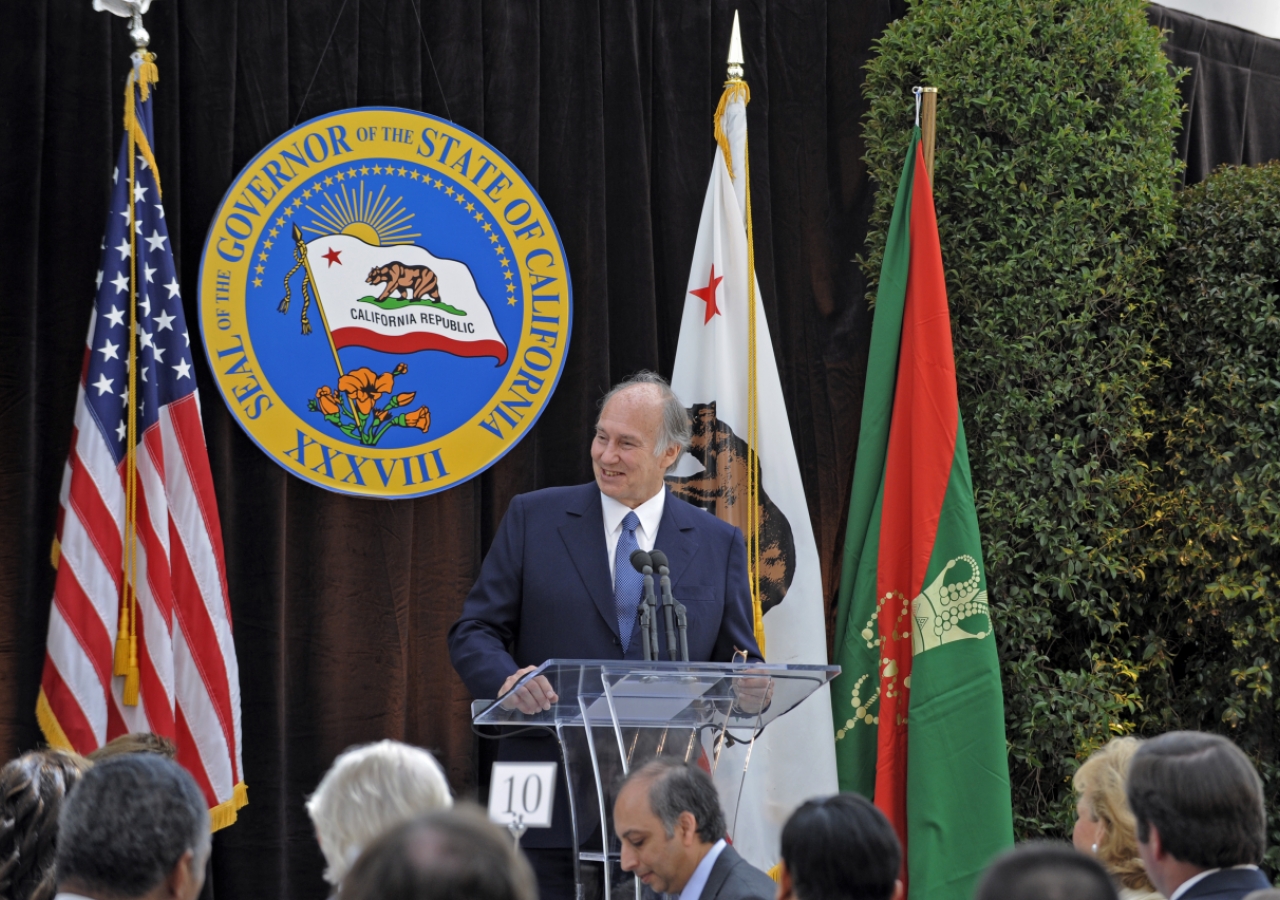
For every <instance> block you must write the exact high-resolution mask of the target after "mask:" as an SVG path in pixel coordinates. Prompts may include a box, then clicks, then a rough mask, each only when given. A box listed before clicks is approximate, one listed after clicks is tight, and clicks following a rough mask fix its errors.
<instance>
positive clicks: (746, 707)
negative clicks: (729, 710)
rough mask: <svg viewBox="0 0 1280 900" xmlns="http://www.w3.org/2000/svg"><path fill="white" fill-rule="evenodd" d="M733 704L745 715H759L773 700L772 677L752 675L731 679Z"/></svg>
mask: <svg viewBox="0 0 1280 900" xmlns="http://www.w3.org/2000/svg"><path fill="white" fill-rule="evenodd" d="M733 694H734V706H735V708H737V709H738V710H739V711H740V712H744V713H746V714H747V715H752V716H755V715H759V714H760V713H762V712H764V710H765V709H766V708H767V707H768V706H769V704H770V703H771V702H772V701H773V679H772V678H770V677H768V676H767V675H752V676H748V677H746V678H735V679H734V680H733Z"/></svg>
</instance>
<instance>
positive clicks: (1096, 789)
mask: <svg viewBox="0 0 1280 900" xmlns="http://www.w3.org/2000/svg"><path fill="white" fill-rule="evenodd" d="M1141 743H1142V742H1141V741H1139V740H1138V739H1137V738H1132V737H1122V738H1115V739H1114V740H1111V741H1108V742H1107V743H1106V744H1105V745H1104V746H1102V747H1101V748H1099V749H1098V750H1096V751H1095V752H1094V754H1093V755H1092V756H1090V757H1089V758H1088V759H1086V760H1085V761H1084V763H1083V764H1082V765H1081V766H1080V768H1078V769H1076V774H1075V776H1074V778H1073V779H1072V783H1073V784H1074V785H1075V789H1076V791H1077V793H1078V794H1079V795H1080V796H1079V800H1078V801H1077V803H1076V827H1075V830H1074V831H1073V832H1072V835H1071V842H1072V843H1073V844H1075V847H1076V849H1077V850H1079V851H1080V852H1082V853H1087V854H1089V855H1090V856H1094V857H1096V858H1097V860H1098V862H1100V863H1102V867H1103V868H1104V869H1106V870H1107V872H1108V873H1110V875H1111V877H1112V878H1114V879H1115V880H1116V881H1117V882H1119V885H1120V900H1163V898H1162V896H1161V894H1160V893H1159V892H1158V891H1156V889H1155V887H1153V886H1152V884H1151V879H1149V878H1148V877H1147V870H1146V869H1145V868H1143V866H1142V860H1141V859H1139V858H1138V837H1137V834H1136V833H1135V828H1136V826H1135V823H1134V818H1133V813H1132V812H1131V811H1130V809H1129V801H1128V800H1127V799H1125V793H1124V787H1125V782H1126V781H1127V780H1128V778H1129V763H1130V761H1132V759H1133V754H1135V753H1137V752H1138V747H1139V746H1140V745H1141Z"/></svg>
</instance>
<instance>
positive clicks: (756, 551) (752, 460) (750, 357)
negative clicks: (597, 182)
mask: <svg viewBox="0 0 1280 900" xmlns="http://www.w3.org/2000/svg"><path fill="white" fill-rule="evenodd" d="M743 62H744V60H743V53H742V32H741V30H740V28H739V26H738V13H737V11H736V10H735V11H734V13H733V31H732V33H731V35H730V37H729V56H728V59H727V63H728V69H727V73H726V74H727V78H726V80H725V83H724V92H723V93H722V94H721V95H720V103H719V105H718V106H717V107H716V112H715V136H716V142H717V143H718V144H719V145H720V150H721V152H722V155H723V156H724V160H725V166H726V168H727V169H728V170H729V177H730V178H734V177H735V175H734V171H733V153H732V151H731V149H730V147H729V136H728V133H727V132H726V131H725V129H724V117H725V115H726V113H727V107H728V105H729V103H730V101H731V100H734V99H737V98H739V97H740V98H741V99H742V104H743V108H744V109H745V108H746V104H747V103H749V102H750V101H751V90H750V88H748V87H747V82H746V81H745V80H744V79H743V77H742V74H743V71H742V67H743ZM748 145H749V138H748V137H747V136H746V135H744V137H743V141H742V188H743V191H742V195H743V198H744V199H745V201H746V202H745V203H744V206H745V207H746V208H745V209H744V210H742V212H743V215H744V217H745V219H746V226H747V528H746V535H745V537H746V542H747V577H748V579H749V581H750V584H751V611H752V624H753V627H754V631H755V637H756V643H757V644H758V645H759V646H760V652H761V653H764V652H765V636H764V607H763V605H762V603H761V599H760V460H759V457H758V455H757V453H756V448H757V447H758V446H759V441H760V409H759V406H760V403H759V392H758V376H757V371H756V363H757V359H756V357H757V355H758V350H757V347H756V332H757V323H756V258H755V240H754V237H755V236H754V234H753V232H752V227H751V161H750V160H751V154H750V153H749V151H748Z"/></svg>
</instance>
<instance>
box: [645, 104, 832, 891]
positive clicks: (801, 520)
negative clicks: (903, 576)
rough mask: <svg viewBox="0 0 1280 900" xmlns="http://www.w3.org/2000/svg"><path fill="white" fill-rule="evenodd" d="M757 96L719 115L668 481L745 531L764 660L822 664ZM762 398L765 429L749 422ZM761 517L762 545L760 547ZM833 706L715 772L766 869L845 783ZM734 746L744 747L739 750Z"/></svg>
mask: <svg viewBox="0 0 1280 900" xmlns="http://www.w3.org/2000/svg"><path fill="white" fill-rule="evenodd" d="M748 99H749V93H748V91H747V86H746V84H745V83H744V82H742V81H740V80H733V81H730V82H729V84H728V85H726V87H725V92H724V96H723V97H722V98H721V101H720V107H719V109H718V110H717V113H718V115H717V122H718V124H719V127H718V128H717V129H716V131H717V139H718V141H719V144H720V146H719V148H718V149H717V150H716V153H715V161H714V163H713V164H712V169H711V183H710V184H709V185H708V186H707V197H706V201H705V202H704V204H703V206H702V221H701V223H700V224H699V226H698V240H697V244H696V245H695V246H694V251H693V267H692V269H691V270H690V272H689V288H688V294H687V295H686V296H685V307H684V318H683V320H682V322H681V325H680V341H679V344H678V345H677V349H676V362H675V369H674V372H673V373H672V378H671V386H672V388H673V389H674V390H675V392H676V395H677V396H678V397H679V398H680V400H681V401H682V402H683V403H684V405H685V406H686V407H688V408H689V413H690V416H691V417H692V419H693V446H692V447H691V449H690V452H689V453H688V454H685V455H684V456H683V457H682V458H681V460H680V462H679V463H678V464H677V466H676V468H675V470H674V471H673V472H672V474H671V476H670V478H669V483H670V485H671V488H672V490H673V491H674V492H675V493H676V494H677V495H678V496H680V497H683V498H684V499H685V500H688V501H690V502H691V503H693V504H695V505H697V506H701V507H703V508H704V509H707V510H708V511H710V512H712V513H714V514H715V515H717V516H719V517H720V518H721V519H724V520H726V521H728V522H731V523H733V524H734V525H737V526H738V527H739V528H741V529H742V532H743V534H744V535H746V536H747V550H748V557H749V565H751V563H752V562H753V561H752V560H751V559H750V558H751V557H753V556H755V557H756V561H755V565H754V567H753V568H754V572H753V574H754V577H755V584H756V587H757V591H758V597H757V598H756V607H757V608H756V615H757V624H756V636H757V638H758V639H760V647H761V649H762V650H763V651H764V652H765V658H766V659H767V660H768V661H769V662H771V663H804V664H817V665H825V664H826V662H827V643H826V632H825V628H826V625H825V621H824V616H823V598H822V577H821V570H820V568H819V565H818V551H817V546H816V544H815V543H814V539H813V529H812V527H811V526H810V524H809V508H808V505H807V504H806V503H805V497H804V487H803V484H802V483H801V481H800V467H799V465H798V464H797V462H796V452H795V446H794V445H793V443H792V441H791V426H790V424H789V422H788V420H787V407H786V404H785V403H784V402H783V399H782V385H781V383H780V382H779V380H778V367H777V364H776V363H775V362H774V356H773V343H772V342H771V340H770V338H769V326H768V324H767V323H766V321H765V316H764V307H763V305H762V304H761V302H760V288H759V284H758V283H757V282H756V281H755V274H754V272H753V271H752V270H751V267H750V264H749V259H750V257H749V254H748V239H747V215H746V212H747V207H746V196H747V190H746V188H747V177H748V166H747V158H746V149H747V110H746V102H747V100H748ZM753 314H754V325H753V324H752V317H753ZM753 346H754V357H755V365H754V367H753V366H752V365H751V357H752V353H751V350H752V347H753ZM752 369H754V372H753V371H752ZM753 387H754V398H753V397H752V393H753V392H752V388H753ZM753 399H754V402H753ZM753 407H754V412H755V419H756V423H757V424H756V425H752V424H751V422H750V421H749V420H750V414H751V412H752V411H753ZM749 447H750V448H751V449H754V451H755V453H754V455H752V454H751V453H749V450H748V448H749ZM753 462H754V463H755V466H753V465H752V463H753ZM753 468H756V479H757V480H756V484H755V485H754V486H753V485H752V484H751V481H752V479H751V475H752V469H753ZM753 512H754V514H755V516H756V517H757V520H756V521H757V522H758V526H757V528H758V530H757V532H756V533H757V534H758V548H759V549H758V552H757V553H754V554H753V552H752V543H753V540H752V530H753V528H752V522H751V519H752V513H753ZM829 703H830V700H829V695H828V693H827V688H825V687H823V688H822V689H821V691H820V692H819V694H818V695H817V696H815V697H811V698H809V699H808V700H807V701H805V702H804V703H803V704H801V705H800V706H799V707H798V708H796V709H795V710H792V711H791V712H790V713H788V714H787V717H786V718H785V719H784V720H782V721H780V722H777V723H775V724H774V725H773V726H772V727H770V728H768V729H766V730H765V732H764V734H763V735H762V736H761V738H760V740H758V741H757V742H756V743H755V746H754V747H753V748H751V750H750V754H751V755H750V769H749V774H748V777H747V778H746V779H745V783H744V782H743V779H742V769H741V765H742V764H744V763H745V762H746V760H745V758H744V759H740V760H738V761H736V762H733V761H730V762H728V763H726V760H725V759H724V758H723V756H722V758H721V760H720V764H719V766H718V767H717V779H716V780H717V782H720V781H721V780H722V778H723V780H724V786H725V790H724V792H723V793H724V795H725V797H726V800H728V801H729V802H728V804H727V805H728V807H729V808H728V810H727V811H728V813H729V828H730V834H731V835H732V837H733V842H734V846H735V848H736V849H737V850H738V852H740V853H742V854H743V855H744V856H745V857H746V858H747V859H748V860H750V861H751V862H752V863H754V864H755V865H757V866H760V867H762V868H765V869H768V868H770V867H771V866H773V865H774V864H775V863H776V862H777V857H778V839H779V833H780V832H781V829H782V825H783V824H784V823H785V822H786V819H787V817H788V816H789V815H790V814H791V812H792V811H793V810H794V809H795V807H796V806H798V805H799V804H800V803H802V802H804V801H805V800H807V799H808V798H810V797H813V796H817V795H820V794H832V793H835V791H836V790H837V785H836V760H835V748H834V740H835V739H834V736H833V729H832V723H831V715H830V712H829V709H828V704H829ZM733 749H734V750H735V751H741V752H742V755H743V756H745V752H746V748H745V747H743V746H742V745H739V746H738V747H735V748H733ZM735 769H736V776H735V772H734V770H735ZM730 782H732V784H731V783H730ZM739 784H741V785H742V795H741V798H740V800H739V802H738V805H737V809H736V810H735V809H734V808H733V803H732V799H733V797H734V796H735V795H736V791H737V787H738V785H739Z"/></svg>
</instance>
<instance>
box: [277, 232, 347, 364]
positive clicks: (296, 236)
mask: <svg viewBox="0 0 1280 900" xmlns="http://www.w3.org/2000/svg"><path fill="white" fill-rule="evenodd" d="M293 242H294V245H295V247H296V249H297V253H298V259H299V260H300V261H301V262H302V268H303V282H302V291H303V297H302V300H303V303H302V330H303V333H304V334H305V333H306V332H308V331H309V330H310V326H309V324H308V323H307V304H306V299H307V298H306V290H307V284H310V285H311V293H312V294H314V295H315V298H316V309H318V310H320V324H321V325H323V326H324V336H325V337H326V338H328V339H329V349H330V350H332V351H333V364H334V365H335V366H337V367H338V377H339V378H341V377H342V376H343V375H345V374H347V373H346V372H344V371H343V369H342V360H340V359H338V345H337V344H335V343H334V342H333V332H332V331H331V330H330V329H329V317H328V315H326V314H325V311H324V304H323V303H321V302H320V288H319V287H318V286H317V285H316V280H315V279H314V278H313V277H311V262H310V260H308V259H307V242H306V241H305V240H303V237H302V230H301V229H300V228H298V225H297V223H294V226H293ZM295 269H296V267H295ZM290 274H293V273H290ZM285 284H286V286H287V285H288V278H287V277H286V278H285ZM288 302H289V301H288V300H287V299H286V300H285V303H288Z"/></svg>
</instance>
